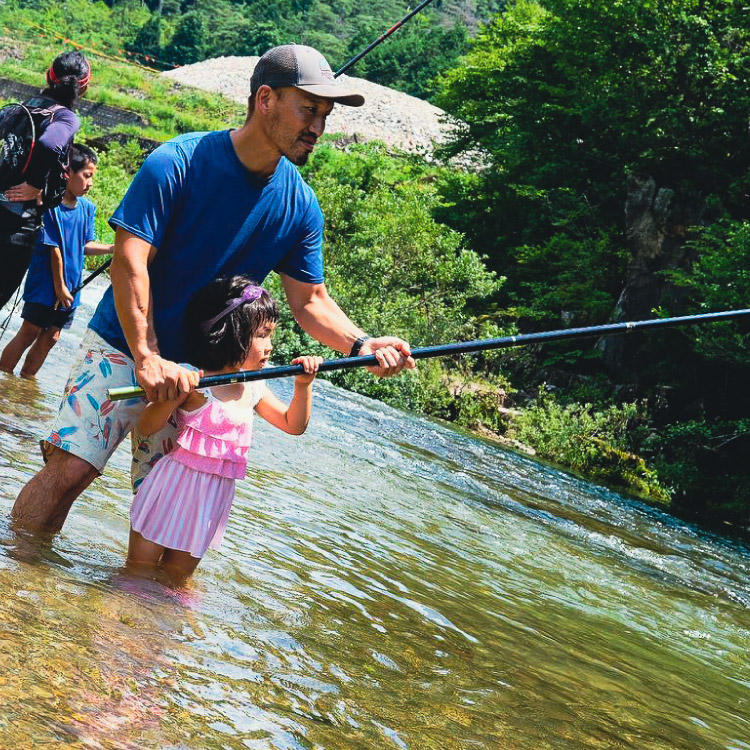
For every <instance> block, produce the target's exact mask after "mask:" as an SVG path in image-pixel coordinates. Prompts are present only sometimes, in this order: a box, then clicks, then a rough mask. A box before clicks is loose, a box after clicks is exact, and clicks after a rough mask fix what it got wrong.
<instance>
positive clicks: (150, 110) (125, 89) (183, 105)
mask: <svg viewBox="0 0 750 750" xmlns="http://www.w3.org/2000/svg"><path fill="white" fill-rule="evenodd" d="M90 7H91V3H90V0H71V2H70V3H67V2H66V3H52V2H50V0H39V3H38V8H36V9H34V8H29V7H28V4H27V3H19V2H17V0H8V2H6V3H5V4H3V5H0V25H2V26H3V27H4V28H6V29H7V31H6V34H12V35H13V38H14V45H15V46H17V49H18V53H19V57H16V56H9V57H7V58H6V59H4V60H0V75H2V76H7V77H8V78H12V79H14V80H18V81H22V82H24V83H28V84H31V85H39V84H40V82H41V81H42V80H43V75H44V71H45V70H46V69H47V67H49V64H50V61H51V60H53V59H54V57H55V56H56V55H58V54H59V53H60V52H62V51H63V50H65V49H69V45H67V44H61V43H60V42H57V41H56V40H54V39H53V38H51V37H50V36H49V35H42V36H40V35H39V33H38V32H37V31H36V30H35V27H34V24H36V23H37V22H39V23H42V21H40V20H39V15H40V14H44V13H47V12H49V13H51V14H53V22H54V23H55V24H57V25H53V26H50V28H54V29H56V30H57V31H58V32H59V33H60V34H61V35H62V36H65V37H67V38H75V39H78V38H79V34H80V33H83V31H82V29H84V30H85V29H88V28H89V27H90V26H91V24H90V23H89V20H88V16H87V15H86V14H87V12H88V10H90ZM102 9H103V10H102ZM95 11H96V12H95V13H94V16H95V18H96V19H97V20H98V22H100V25H101V36H100V37H99V39H98V40H97V42H93V41H92V45H93V46H94V47H96V48H97V49H103V50H104V51H112V52H114V53H115V54H119V52H118V50H119V49H121V45H122V42H123V40H122V38H119V37H118V36H117V34H116V33H114V29H113V25H115V26H116V25H118V24H119V25H120V26H119V27H120V28H122V29H123V34H125V33H126V32H128V30H129V29H131V30H132V33H133V37H135V34H136V33H137V29H138V28H140V26H141V25H143V24H144V23H146V22H147V21H148V20H149V19H150V18H151V16H150V15H149V13H148V11H147V10H146V9H145V8H141V6H140V4H139V3H132V4H131V3H130V2H123V3H118V4H117V5H116V6H115V7H114V8H113V9H112V10H108V9H107V8H106V6H105V5H104V4H103V3H98V4H96V6H95ZM97 13H100V14H101V17H100V16H97V15H96V14H97ZM105 13H109V14H110V16H109V18H107V17H106V16H105V15H104V14H105ZM128 19H130V21H129V20H128ZM91 33H92V34H93V33H94V32H93V31H92V32H91ZM125 38H127V37H125ZM109 44H112V45H114V49H112V50H110V49H109V46H108V45H109ZM87 54H88V56H89V58H90V60H91V64H92V73H93V77H92V83H91V86H90V88H89V90H88V91H87V93H86V98H87V99H89V100H91V101H95V102H101V103H102V104H109V105H112V106H116V107H122V108H123V109H127V110H131V111H134V112H138V113H141V114H142V115H144V116H145V117H146V119H147V120H148V122H149V125H148V127H146V128H139V129H138V131H137V135H139V136H143V137H146V138H153V139H156V140H167V139H168V138H172V137H174V136H175V135H177V134H179V133H182V132H191V131H200V130H214V129H220V128H225V127H227V126H233V125H237V124H239V123H241V122H242V121H243V119H244V107H242V105H239V104H236V103H234V102H230V101H229V100H227V99H225V98H223V97H221V96H219V95H216V94H209V93H205V92H201V91H198V90H197V89H189V90H188V89H185V88H183V87H180V86H177V85H176V84H174V83H173V82H172V81H170V80H168V79H165V78H163V77H161V76H159V75H157V74H153V73H150V72H149V71H147V70H144V69H143V68H139V67H137V66H135V65H130V64H127V63H121V62H115V61H113V60H110V59H109V58H108V57H103V56H99V55H94V54H91V53H88V52H87ZM117 130H119V131H122V132H131V133H132V132H134V131H133V128H132V127H120V128H117ZM95 134H96V133H94V132H93V131H92V130H89V132H88V133H87V135H95Z"/></svg>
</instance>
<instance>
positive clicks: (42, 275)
mask: <svg viewBox="0 0 750 750" xmlns="http://www.w3.org/2000/svg"><path fill="white" fill-rule="evenodd" d="M95 210H96V209H95V208H94V204H93V203H92V202H91V201H90V200H88V199H87V198H79V199H78V202H77V203H76V205H75V207H74V208H69V207H68V206H66V205H64V204H63V203H61V204H60V205H59V206H57V208H50V209H48V210H47V211H45V212H44V218H43V222H42V229H41V231H40V232H39V236H38V237H37V241H36V246H35V247H34V252H33V254H32V256H31V263H30V264H29V273H28V276H27V277H26V286H25V287H24V290H23V298H24V300H25V301H26V302H36V303H38V304H40V305H48V306H49V307H54V306H55V303H56V302H57V295H56V294H55V283H54V281H53V280H52V261H51V258H50V252H51V248H52V247H59V248H60V252H61V254H62V259H63V278H64V279H65V285H66V286H67V287H68V289H69V290H70V291H71V292H72V291H73V290H74V289H75V288H76V287H77V286H79V285H80V283H81V277H82V275H83V255H84V253H83V248H84V246H85V245H86V243H87V242H91V241H92V240H93V239H94V212H95ZM80 302H81V295H80V293H78V294H76V296H75V299H74V300H73V307H78V305H79V304H80Z"/></svg>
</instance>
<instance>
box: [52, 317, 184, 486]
mask: <svg viewBox="0 0 750 750" xmlns="http://www.w3.org/2000/svg"><path fill="white" fill-rule="evenodd" d="M128 385H138V383H137V381H136V379H135V363H134V362H133V360H132V359H131V358H130V357H129V356H128V355H126V354H123V353H122V352H121V351H120V350H119V349H115V348H114V347H113V346H111V345H110V344H108V343H107V342H106V341H105V340H104V339H103V338H101V337H100V336H99V335H98V334H97V333H96V332H95V331H93V330H92V329H91V328H89V329H88V330H87V331H86V333H85V335H84V337H83V340H82V341H81V348H80V350H79V359H78V361H77V362H76V364H75V365H73V369H72V370H71V373H70V378H69V380H68V383H67V385H66V386H65V391H64V392H63V396H62V401H61V403H60V409H59V411H58V413H57V417H56V418H55V421H54V422H53V423H52V426H51V428H50V431H49V434H48V435H47V437H46V438H44V439H42V440H40V445H41V448H42V455H43V456H44V458H45V460H46V459H47V457H48V456H49V454H50V452H51V449H50V446H51V445H55V446H57V447H58V448H62V450H64V451H67V452H68V453H71V454H72V455H74V456H77V457H78V458H82V459H83V460H84V461H87V462H88V463H90V464H91V465H92V466H93V467H94V468H95V469H96V470H97V471H98V472H99V473H100V474H101V473H102V472H103V471H104V467H105V466H106V464H107V461H108V460H109V457H110V456H111V455H112V454H113V453H114V452H115V449H116V448H117V446H118V445H119V444H120V443H121V442H122V440H123V439H124V438H125V436H126V435H127V434H128V433H131V450H132V453H133V461H132V464H131V469H130V475H131V480H132V483H133V492H135V491H136V490H137V489H138V486H139V485H140V483H141V482H142V481H143V480H144V478H145V477H146V475H147V474H148V473H149V471H151V469H152V468H153V467H154V464H156V462H157V461H158V460H159V459H160V458H161V457H162V456H163V455H165V454H166V453H168V452H169V451H170V450H172V448H173V447H174V445H175V438H176V436H177V428H176V426H175V424H174V422H173V421H170V423H169V424H167V426H166V427H165V428H164V429H163V430H161V431H159V432H157V433H155V434H153V435H149V436H148V437H144V436H139V435H137V434H136V433H135V432H134V428H135V423H136V421H137V420H138V416H139V415H140V413H141V412H142V411H143V410H144V409H145V408H146V404H147V403H148V402H147V401H146V399H145V398H144V397H138V398H131V399H127V400H125V401H110V400H109V398H108V397H107V389H109V388H117V387H120V386H128Z"/></svg>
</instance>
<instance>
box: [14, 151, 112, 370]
mask: <svg viewBox="0 0 750 750" xmlns="http://www.w3.org/2000/svg"><path fill="white" fill-rule="evenodd" d="M96 164H97V156H96V152H94V151H92V150H91V149H90V148H88V147H87V146H81V145H78V144H74V145H73V146H71V149H70V176H69V178H68V183H67V186H66V188H65V194H64V195H63V199H62V203H61V204H60V205H59V206H57V208H51V209H48V210H47V211H46V212H45V213H44V216H43V220H42V229H41V232H40V234H39V237H38V238H37V242H36V247H35V248H34V252H33V254H32V256H31V264H30V265H29V272H28V275H27V276H26V286H25V288H24V292H23V299H24V306H23V310H22V311H21V317H22V318H23V323H22V325H21V328H20V329H19V330H18V333H17V334H16V335H15V336H14V337H13V339H12V340H11V341H9V342H8V345H7V346H6V347H5V349H3V353H2V355H0V370H3V371H5V372H13V370H14V369H15V367H16V365H17V364H18V361H19V360H20V359H21V357H22V356H23V353H24V352H25V351H26V350H27V349H29V353H28V354H27V355H26V359H25V360H24V362H23V365H22V366H21V377H24V378H31V377H34V375H36V374H37V372H39V368H40V367H41V366H42V365H43V364H44V360H45V359H46V358H47V355H48V354H49V353H50V351H51V350H52V347H54V346H55V344H56V343H57V340H58V339H59V338H60V332H61V331H62V329H63V328H70V325H71V324H72V323H73V315H75V311H76V308H77V307H78V305H79V304H80V294H79V293H75V290H76V288H77V287H78V286H79V285H80V283H81V277H82V275H83V259H84V256H85V255H103V254H108V253H111V252H112V250H113V247H114V246H113V245H105V244H102V243H100V242H94V211H95V209H94V204H93V203H92V202H91V201H90V200H88V199H86V198H84V197H83V196H84V195H86V193H88V191H89V190H90V189H91V186H92V185H93V183H94V175H95V174H96Z"/></svg>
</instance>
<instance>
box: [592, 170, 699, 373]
mask: <svg viewBox="0 0 750 750" xmlns="http://www.w3.org/2000/svg"><path fill="white" fill-rule="evenodd" d="M702 210H703V204H702V202H701V201H699V200H695V199H690V198H686V197H685V196H681V195H679V194H677V193H675V191H673V190H670V189H669V188H666V187H659V186H657V184H656V182H655V181H654V180H653V179H652V178H651V177H649V176H647V175H631V176H630V178H629V179H628V197H627V201H626V203H625V231H626V237H627V241H628V245H629V247H630V252H631V255H632V261H631V263H630V269H629V272H628V278H627V281H626V283H625V287H624V289H623V290H622V293H621V294H620V299H619V300H618V302H617V307H616V308H615V313H614V316H613V317H614V319H615V320H616V321H623V320H646V319H648V318H651V317H653V312H652V311H653V309H654V308H656V307H659V306H660V305H661V304H662V303H663V302H664V301H665V300H666V299H670V300H674V298H675V296H677V297H679V296H680V292H679V290H677V289H676V288H675V287H674V285H673V284H672V283H671V282H670V281H669V280H668V279H665V278H664V277H662V276H661V275H659V273H658V272H659V271H664V270H667V269H676V268H685V267H687V266H689V264H690V257H689V254H688V252H687V250H686V248H685V241H686V239H687V238H688V231H689V228H690V227H691V226H695V225H697V224H698V223H699V221H700V218H701V214H702ZM642 340H643V339H642V335H640V334H633V335H632V337H631V336H630V335H628V336H609V337H605V338H604V339H602V340H601V342H600V343H599V347H600V349H601V351H602V355H603V358H604V361H605V363H606V364H607V365H608V366H609V367H611V368H612V369H613V370H622V369H623V368H626V369H633V370H635V369H636V368H637V366H638V350H639V349H640V347H641V342H642Z"/></svg>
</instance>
